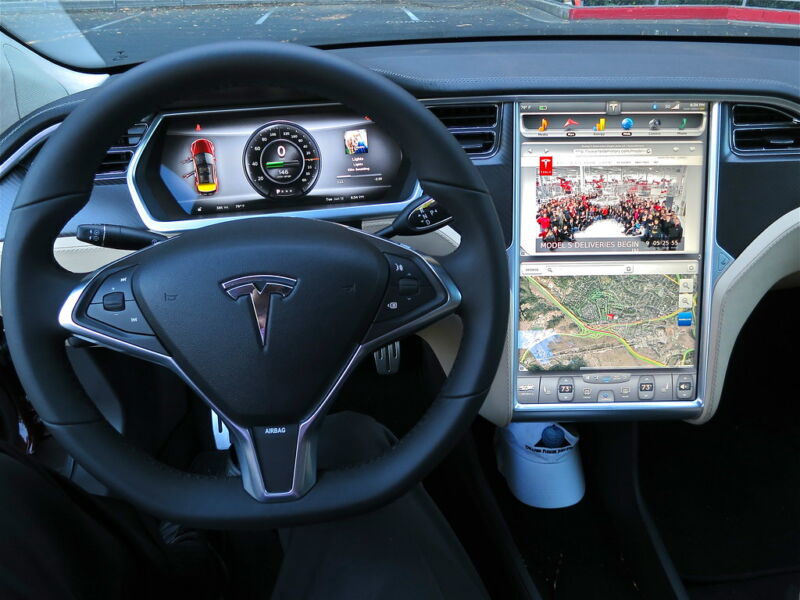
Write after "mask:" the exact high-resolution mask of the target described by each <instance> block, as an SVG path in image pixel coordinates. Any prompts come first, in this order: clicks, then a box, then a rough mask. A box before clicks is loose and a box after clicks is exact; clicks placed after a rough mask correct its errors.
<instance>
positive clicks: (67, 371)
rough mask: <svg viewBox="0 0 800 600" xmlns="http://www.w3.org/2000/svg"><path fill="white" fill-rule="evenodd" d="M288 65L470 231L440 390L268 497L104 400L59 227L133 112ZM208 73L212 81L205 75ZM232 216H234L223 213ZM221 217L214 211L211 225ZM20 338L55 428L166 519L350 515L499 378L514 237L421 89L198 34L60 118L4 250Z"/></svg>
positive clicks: (293, 76) (424, 453) (8, 315)
mask: <svg viewBox="0 0 800 600" xmlns="http://www.w3.org/2000/svg"><path fill="white" fill-rule="evenodd" d="M264 80H276V81H281V82H282V85H285V86H286V87H291V88H299V89H303V90H307V91H309V92H311V93H313V94H315V95H321V96H324V97H326V98H329V99H331V100H333V101H336V102H340V103H342V104H344V105H346V106H348V107H350V108H352V109H355V110H356V111H358V113H359V114H367V115H370V118H371V119H372V120H374V121H375V122H376V123H378V124H379V125H380V126H381V127H382V128H383V129H384V130H385V131H386V133H388V134H389V135H390V136H391V137H393V138H394V139H395V140H396V141H397V142H398V144H399V145H400V146H401V148H402V149H403V150H404V152H405V153H406V155H407V156H408V157H409V159H410V161H411V163H412V164H413V165H414V168H415V172H416V173H417V176H418V178H419V181H420V184H421V186H422V188H423V190H424V191H426V192H427V193H428V194H430V195H432V196H433V197H435V198H436V199H437V201H439V202H440V203H441V204H442V205H443V206H444V207H445V208H446V209H447V210H448V211H449V212H450V213H451V214H452V215H453V216H454V226H455V228H456V229H457V230H458V232H459V234H460V235H461V238H462V243H461V245H460V247H459V249H458V250H457V251H456V252H454V253H453V254H452V255H449V256H447V257H442V258H441V262H442V265H443V268H444V269H446V270H447V272H448V273H449V275H450V276H451V277H452V279H453V281H455V283H456V285H457V286H458V289H459V290H460V293H461V296H462V301H461V304H460V306H459V307H458V309H457V314H458V315H459V317H460V318H461V320H462V323H463V335H462V340H461V345H460V348H459V352H458V355H457V357H456V360H455V362H454V365H453V368H452V370H451V372H450V374H449V377H448V379H447V381H446V382H445V384H444V386H443V388H442V389H441V391H440V393H439V395H438V397H437V398H436V400H435V401H434V402H433V404H432V405H431V406H430V408H429V409H428V411H427V412H426V413H425V415H424V416H423V418H422V419H421V420H420V421H419V423H418V424H417V425H416V426H415V427H414V429H412V431H411V432H410V433H408V434H407V435H406V436H404V438H403V439H402V440H400V442H399V443H398V444H397V445H396V446H395V447H393V448H392V449H391V450H390V451H389V452H387V453H386V454H384V455H383V456H381V457H378V458H376V459H374V460H372V461H370V462H368V463H366V464H363V465H358V466H355V467H351V468H347V469H341V470H335V471H326V472H324V473H323V474H322V475H321V476H320V477H319V479H318V480H317V482H316V485H314V486H313V487H312V488H311V489H310V490H309V491H308V492H307V493H306V494H305V495H303V496H302V497H300V498H298V499H295V500H292V501H290V502H280V503H263V502H258V501H256V500H254V499H253V498H252V497H251V496H250V495H248V494H247V493H245V491H244V490H243V488H242V485H241V482H240V481H237V478H214V477H201V476H197V475H193V474H189V473H185V472H181V471H178V470H176V469H173V468H171V467H168V466H166V465H163V464H161V463H159V462H157V461H155V460H154V459H152V458H151V457H149V456H147V455H146V454H145V453H144V452H142V451H141V450H139V449H137V448H134V447H132V446H131V445H129V444H128V443H127V442H126V441H125V439H124V438H123V436H121V435H120V434H118V433H117V432H116V431H115V430H114V429H113V428H112V427H111V426H110V425H109V424H108V423H107V422H106V421H105V420H104V419H103V418H102V416H101V415H100V414H99V413H98V411H97V409H96V408H95V407H94V405H93V404H92V402H91V401H90V400H89V398H88V397H87V396H86V394H85V392H84V391H83V389H82V388H81V386H80V384H79V383H78V381H77V379H76V378H75V376H74V373H73V371H72V369H71V367H70V364H69V361H68V359H67V356H66V351H65V338H66V337H67V332H66V331H65V330H64V329H63V328H62V327H61V326H60V325H59V322H58V314H59V310H60V309H61V306H62V305H63V303H64V300H65V298H67V296H68V295H69V293H70V292H71V290H73V289H74V288H75V286H76V285H78V284H79V283H80V280H81V277H80V276H76V275H74V274H71V273H69V272H67V271H65V270H64V269H62V268H61V267H60V266H59V265H58V264H57V263H56V262H55V259H54V257H53V252H52V248H53V242H54V240H55V239H56V238H57V237H58V235H59V234H60V232H61V231H62V229H63V227H64V225H65V224H66V223H67V222H68V220H69V219H70V218H71V217H72V216H74V215H75V214H76V213H77V212H78V211H79V210H80V209H81V208H82V207H83V206H84V205H85V204H86V202H87V201H88V198H89V194H90V192H91V190H92V187H93V177H94V172H95V169H96V166H97V165H98V164H99V163H100V161H101V159H102V157H103V155H104V153H105V151H106V149H107V148H108V147H109V146H111V145H112V144H113V142H114V140H115V139H117V138H118V137H119V136H120V135H121V134H122V133H123V132H124V130H125V128H126V126H127V125H128V124H129V123H132V122H135V121H136V120H137V119H138V118H140V117H141V115H143V114H149V113H154V112H157V111H158V110H159V109H161V108H163V107H164V106H165V105H167V104H168V103H170V102H172V101H175V100H177V99H178V98H179V97H180V96H185V95H187V94H191V93H192V92H199V91H201V90H202V88H203V87H207V83H206V82H208V81H218V82H219V85H220V86H224V85H225V84H226V83H227V82H231V83H233V82H236V83H241V82H243V81H264ZM204 84H205V85H204ZM223 225H224V224H223ZM210 227H217V226H215V225H212V226H210ZM0 283H1V284H2V306H3V311H4V323H5V329H6V336H7V340H8V345H9V350H10V352H11V356H12V359H13V361H14V365H15V367H16V369H17V372H18V374H19V377H20V380H21V381H22V384H23V387H24V388H25V390H26V392H27V394H28V398H29V400H30V402H31V403H32V405H33V406H34V408H35V409H36V410H37V412H38V413H39V415H40V417H41V419H42V420H43V421H44V423H45V424H46V426H47V427H48V429H49V430H50V431H51V432H52V434H53V435H54V436H55V437H56V439H57V440H58V441H59V442H60V443H61V444H62V445H63V446H64V447H65V448H66V449H67V450H68V451H69V452H70V453H71V454H72V455H73V456H74V457H75V458H76V459H77V460H78V462H79V463H80V464H81V465H83V466H84V467H85V468H86V469H87V470H88V471H89V472H90V473H92V474H93V475H94V476H95V477H97V479H98V480H100V481H102V482H103V483H105V484H106V485H108V486H109V487H110V488H111V489H112V490H113V491H114V492H115V493H116V494H117V495H118V496H120V497H122V498H124V499H125V500H127V501H129V502H131V503H133V504H134V505H136V506H138V507H139V508H141V509H142V510H145V511H147V512H149V513H151V514H154V515H156V516H159V517H161V518H164V519H170V520H173V521H178V522H184V523H189V524H194V525H197V526H203V527H209V528H237V527H253V526H259V527H276V526H287V525H293V524H301V523H309V522H315V521H322V520H329V519H334V518H342V517H345V516H349V515H352V514H357V513H359V512H363V511H366V510H370V509H374V508H376V507H378V506H381V505H383V504H385V503H387V502H389V501H391V500H393V499H395V498H397V497H398V496H400V495H401V494H402V493H404V492H405V491H407V490H408V489H410V488H411V486H413V485H414V484H415V483H417V482H418V481H419V480H420V479H421V478H422V477H423V476H424V475H425V474H426V473H427V472H428V471H430V470H431V469H432V468H433V467H434V466H435V465H436V464H437V462H438V461H440V460H441V459H442V458H443V457H444V456H445V455H446V453H447V452H448V451H449V450H450V449H451V448H452V447H453V445H454V444H455V443H456V442H457V441H458V439H459V438H460V437H461V436H462V435H463V434H464V433H465V432H466V430H467V429H468V427H469V425H470V423H471V422H472V420H473V419H474V418H475V416H476V415H477V413H478V410H479V408H480V405H481V403H482V402H483V400H484V398H485V396H486V393H487V391H488V389H489V386H490V385H491V382H492V380H493V378H494V375H495V372H496V368H497V365H498V363H499V360H500V356H501V353H502V349H503V344H504V343H505V338H506V327H507V322H508V321H507V319H508V310H509V283H508V266H507V259H506V254H505V244H504V241H503V236H502V232H501V228H500V224H499V221H498V218H497V214H496V211H495V208H494V204H493V202H492V199H491V197H490V195H489V193H488V192H487V190H486V188H485V185H484V183H483V181H482V179H481V177H480V175H479V173H478V171H477V169H476V168H475V166H474V165H473V164H472V162H471V161H470V160H469V158H468V157H467V156H466V155H465V153H464V152H463V150H462V149H461V147H460V146H459V145H458V143H457V142H456V141H455V139H454V138H453V137H452V135H451V134H450V133H449V132H448V131H447V130H446V129H445V127H444V126H443V125H442V124H441V123H440V122H439V121H438V119H436V117H435V116H433V114H432V113H430V111H428V110H427V109H426V108H425V107H424V106H423V105H422V104H421V103H420V102H419V101H417V99H416V98H414V97H413V96H412V95H411V94H409V93H408V92H406V91H405V90H403V89H402V88H400V87H399V86H397V85H396V84H394V83H392V82H390V81H389V80H387V79H386V78H384V77H382V76H380V75H378V74H376V73H373V72H371V71H369V70H367V69H365V68H362V67H360V66H357V65H355V64H353V63H351V62H348V61H346V60H344V59H341V58H339V57H336V56H335V55H333V54H331V53H329V52H322V51H319V50H315V49H311V48H306V47H302V46H295V45H292V44H278V43H270V42H228V43H223V44H213V45H208V46H198V47H194V48H190V49H188V50H184V51H181V52H177V53H174V54H170V55H166V56H163V57H160V58H156V59H153V60H151V61H149V62H147V63H145V64H142V65H140V66H138V67H136V68H134V69H132V70H130V71H128V72H127V73H125V74H123V75H120V76H117V77H113V78H112V79H111V80H110V81H109V82H108V83H107V84H105V85H103V86H102V87H101V88H99V89H98V90H97V92H96V93H95V94H93V95H92V96H91V97H90V98H89V99H87V100H86V101H85V102H84V103H83V104H82V105H81V106H79V107H78V108H76V109H75V111H74V112H73V113H72V114H71V115H70V116H69V117H68V118H67V119H66V120H65V121H64V122H63V124H62V125H61V126H60V127H59V129H58V131H57V132H56V134H54V135H53V136H52V137H51V139H50V140H48V142H47V143H46V144H45V146H44V147H43V149H42V150H41V151H40V153H39V155H38V156H37V158H36V159H35V161H34V163H33V165H32V166H31V169H30V171H29V172H28V174H27V176H26V178H25V181H24V183H23V186H22V188H21V190H20V193H19V195H18V196H17V198H16V201H15V203H14V207H13V209H12V212H11V215H10V219H9V223H8V228H7V234H6V239H5V243H4V248H3V256H2V279H1V280H0Z"/></svg>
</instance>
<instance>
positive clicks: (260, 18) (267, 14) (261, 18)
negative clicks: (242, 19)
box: [256, 7, 278, 25]
mask: <svg viewBox="0 0 800 600" xmlns="http://www.w3.org/2000/svg"><path fill="white" fill-rule="evenodd" d="M276 10H278V7H275V8H270V9H269V10H268V11H267V12H265V13H264V14H263V15H261V16H260V17H259V19H258V21H256V25H261V24H262V23H263V22H264V21H266V20H267V19H269V18H270V16H271V15H272V13H274V12H275V11H276Z"/></svg>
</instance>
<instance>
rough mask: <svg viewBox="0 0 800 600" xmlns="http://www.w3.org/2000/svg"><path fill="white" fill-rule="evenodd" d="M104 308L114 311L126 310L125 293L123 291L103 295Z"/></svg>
mask: <svg viewBox="0 0 800 600" xmlns="http://www.w3.org/2000/svg"><path fill="white" fill-rule="evenodd" d="M103 309H104V310H109V311H112V312H119V311H122V310H125V294H123V293H122V292H111V293H110V294H106V295H105V296H103Z"/></svg>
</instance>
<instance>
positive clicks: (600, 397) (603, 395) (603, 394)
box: [597, 390, 614, 402]
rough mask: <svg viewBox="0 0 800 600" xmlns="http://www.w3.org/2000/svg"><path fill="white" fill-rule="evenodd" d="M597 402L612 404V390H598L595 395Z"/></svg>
mask: <svg viewBox="0 0 800 600" xmlns="http://www.w3.org/2000/svg"><path fill="white" fill-rule="evenodd" d="M597 401H598V402H614V392H613V391H612V390H600V391H599V392H598V393H597Z"/></svg>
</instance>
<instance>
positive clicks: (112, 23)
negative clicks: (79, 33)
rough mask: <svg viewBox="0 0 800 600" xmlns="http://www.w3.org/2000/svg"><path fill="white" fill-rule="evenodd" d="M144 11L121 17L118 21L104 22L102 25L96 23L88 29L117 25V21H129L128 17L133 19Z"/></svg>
mask: <svg viewBox="0 0 800 600" xmlns="http://www.w3.org/2000/svg"><path fill="white" fill-rule="evenodd" d="M141 14H142V13H136V14H135V15H129V16H127V17H122V18H121V19H117V20H116V21H109V22H108V23H103V24H102V25H95V26H94V27H90V28H89V29H88V31H97V30H98V29H102V28H103V27H108V26H109V25H116V24H117V23H122V22H123V21H127V20H128V19H133V18H135V17H138V16H139V15H141Z"/></svg>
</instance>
